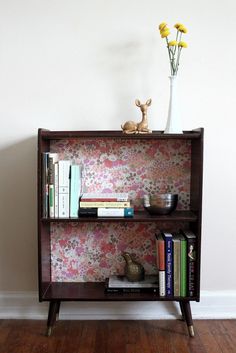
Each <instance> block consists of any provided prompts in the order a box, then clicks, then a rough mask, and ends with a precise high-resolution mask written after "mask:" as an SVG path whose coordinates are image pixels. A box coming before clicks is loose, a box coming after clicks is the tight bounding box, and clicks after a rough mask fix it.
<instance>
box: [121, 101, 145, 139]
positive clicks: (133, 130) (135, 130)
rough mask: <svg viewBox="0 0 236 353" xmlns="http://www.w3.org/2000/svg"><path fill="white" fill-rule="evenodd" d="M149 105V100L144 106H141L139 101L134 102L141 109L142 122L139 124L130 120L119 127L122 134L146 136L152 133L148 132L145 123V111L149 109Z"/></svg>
mask: <svg viewBox="0 0 236 353" xmlns="http://www.w3.org/2000/svg"><path fill="white" fill-rule="evenodd" d="M151 103H152V100H151V99H148V100H147V101H146V103H144V104H141V102H140V100H139V99H136V100H135V104H136V105H137V107H139V108H140V109H141V112H142V120H141V121H140V123H136V122H134V121H131V120H129V121H126V122H125V123H124V124H123V125H121V128H122V130H123V133H124V134H148V133H151V132H152V130H149V128H148V121H147V109H148V107H150V105H151Z"/></svg>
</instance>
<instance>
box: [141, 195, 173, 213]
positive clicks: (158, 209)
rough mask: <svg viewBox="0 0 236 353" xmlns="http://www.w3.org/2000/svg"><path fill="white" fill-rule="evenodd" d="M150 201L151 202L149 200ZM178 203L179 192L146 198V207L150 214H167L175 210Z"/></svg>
mask: <svg viewBox="0 0 236 353" xmlns="http://www.w3.org/2000/svg"><path fill="white" fill-rule="evenodd" d="M148 201H149V202H148ZM177 203H178V194H170V193H166V194H157V195H154V196H150V197H149V200H148V198H147V197H146V198H145V200H144V208H145V209H146V210H147V211H148V213H150V214H160V215H166V214H169V213H171V212H173V211H174V210H175V209H176V207H177Z"/></svg>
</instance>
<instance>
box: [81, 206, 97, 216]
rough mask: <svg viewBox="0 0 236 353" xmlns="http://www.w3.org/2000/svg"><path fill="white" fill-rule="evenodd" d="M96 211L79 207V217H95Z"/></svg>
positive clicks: (95, 209) (92, 208)
mask: <svg viewBox="0 0 236 353" xmlns="http://www.w3.org/2000/svg"><path fill="white" fill-rule="evenodd" d="M97 212H98V209H97V208H94V207H91V208H83V207H79V217H97Z"/></svg>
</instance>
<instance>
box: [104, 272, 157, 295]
mask: <svg viewBox="0 0 236 353" xmlns="http://www.w3.org/2000/svg"><path fill="white" fill-rule="evenodd" d="M105 290H106V292H107V293H142V292H149V293H158V277H157V275H145V279H144V280H143V281H139V282H130V281H128V280H127V278H126V277H125V276H121V275H120V276H119V275H118V276H115V275H114V276H111V277H109V278H107V279H106V283H105Z"/></svg>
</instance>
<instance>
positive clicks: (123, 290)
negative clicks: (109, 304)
mask: <svg viewBox="0 0 236 353" xmlns="http://www.w3.org/2000/svg"><path fill="white" fill-rule="evenodd" d="M105 292H106V293H107V294H112V293H117V294H119V293H156V294H158V288H105Z"/></svg>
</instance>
